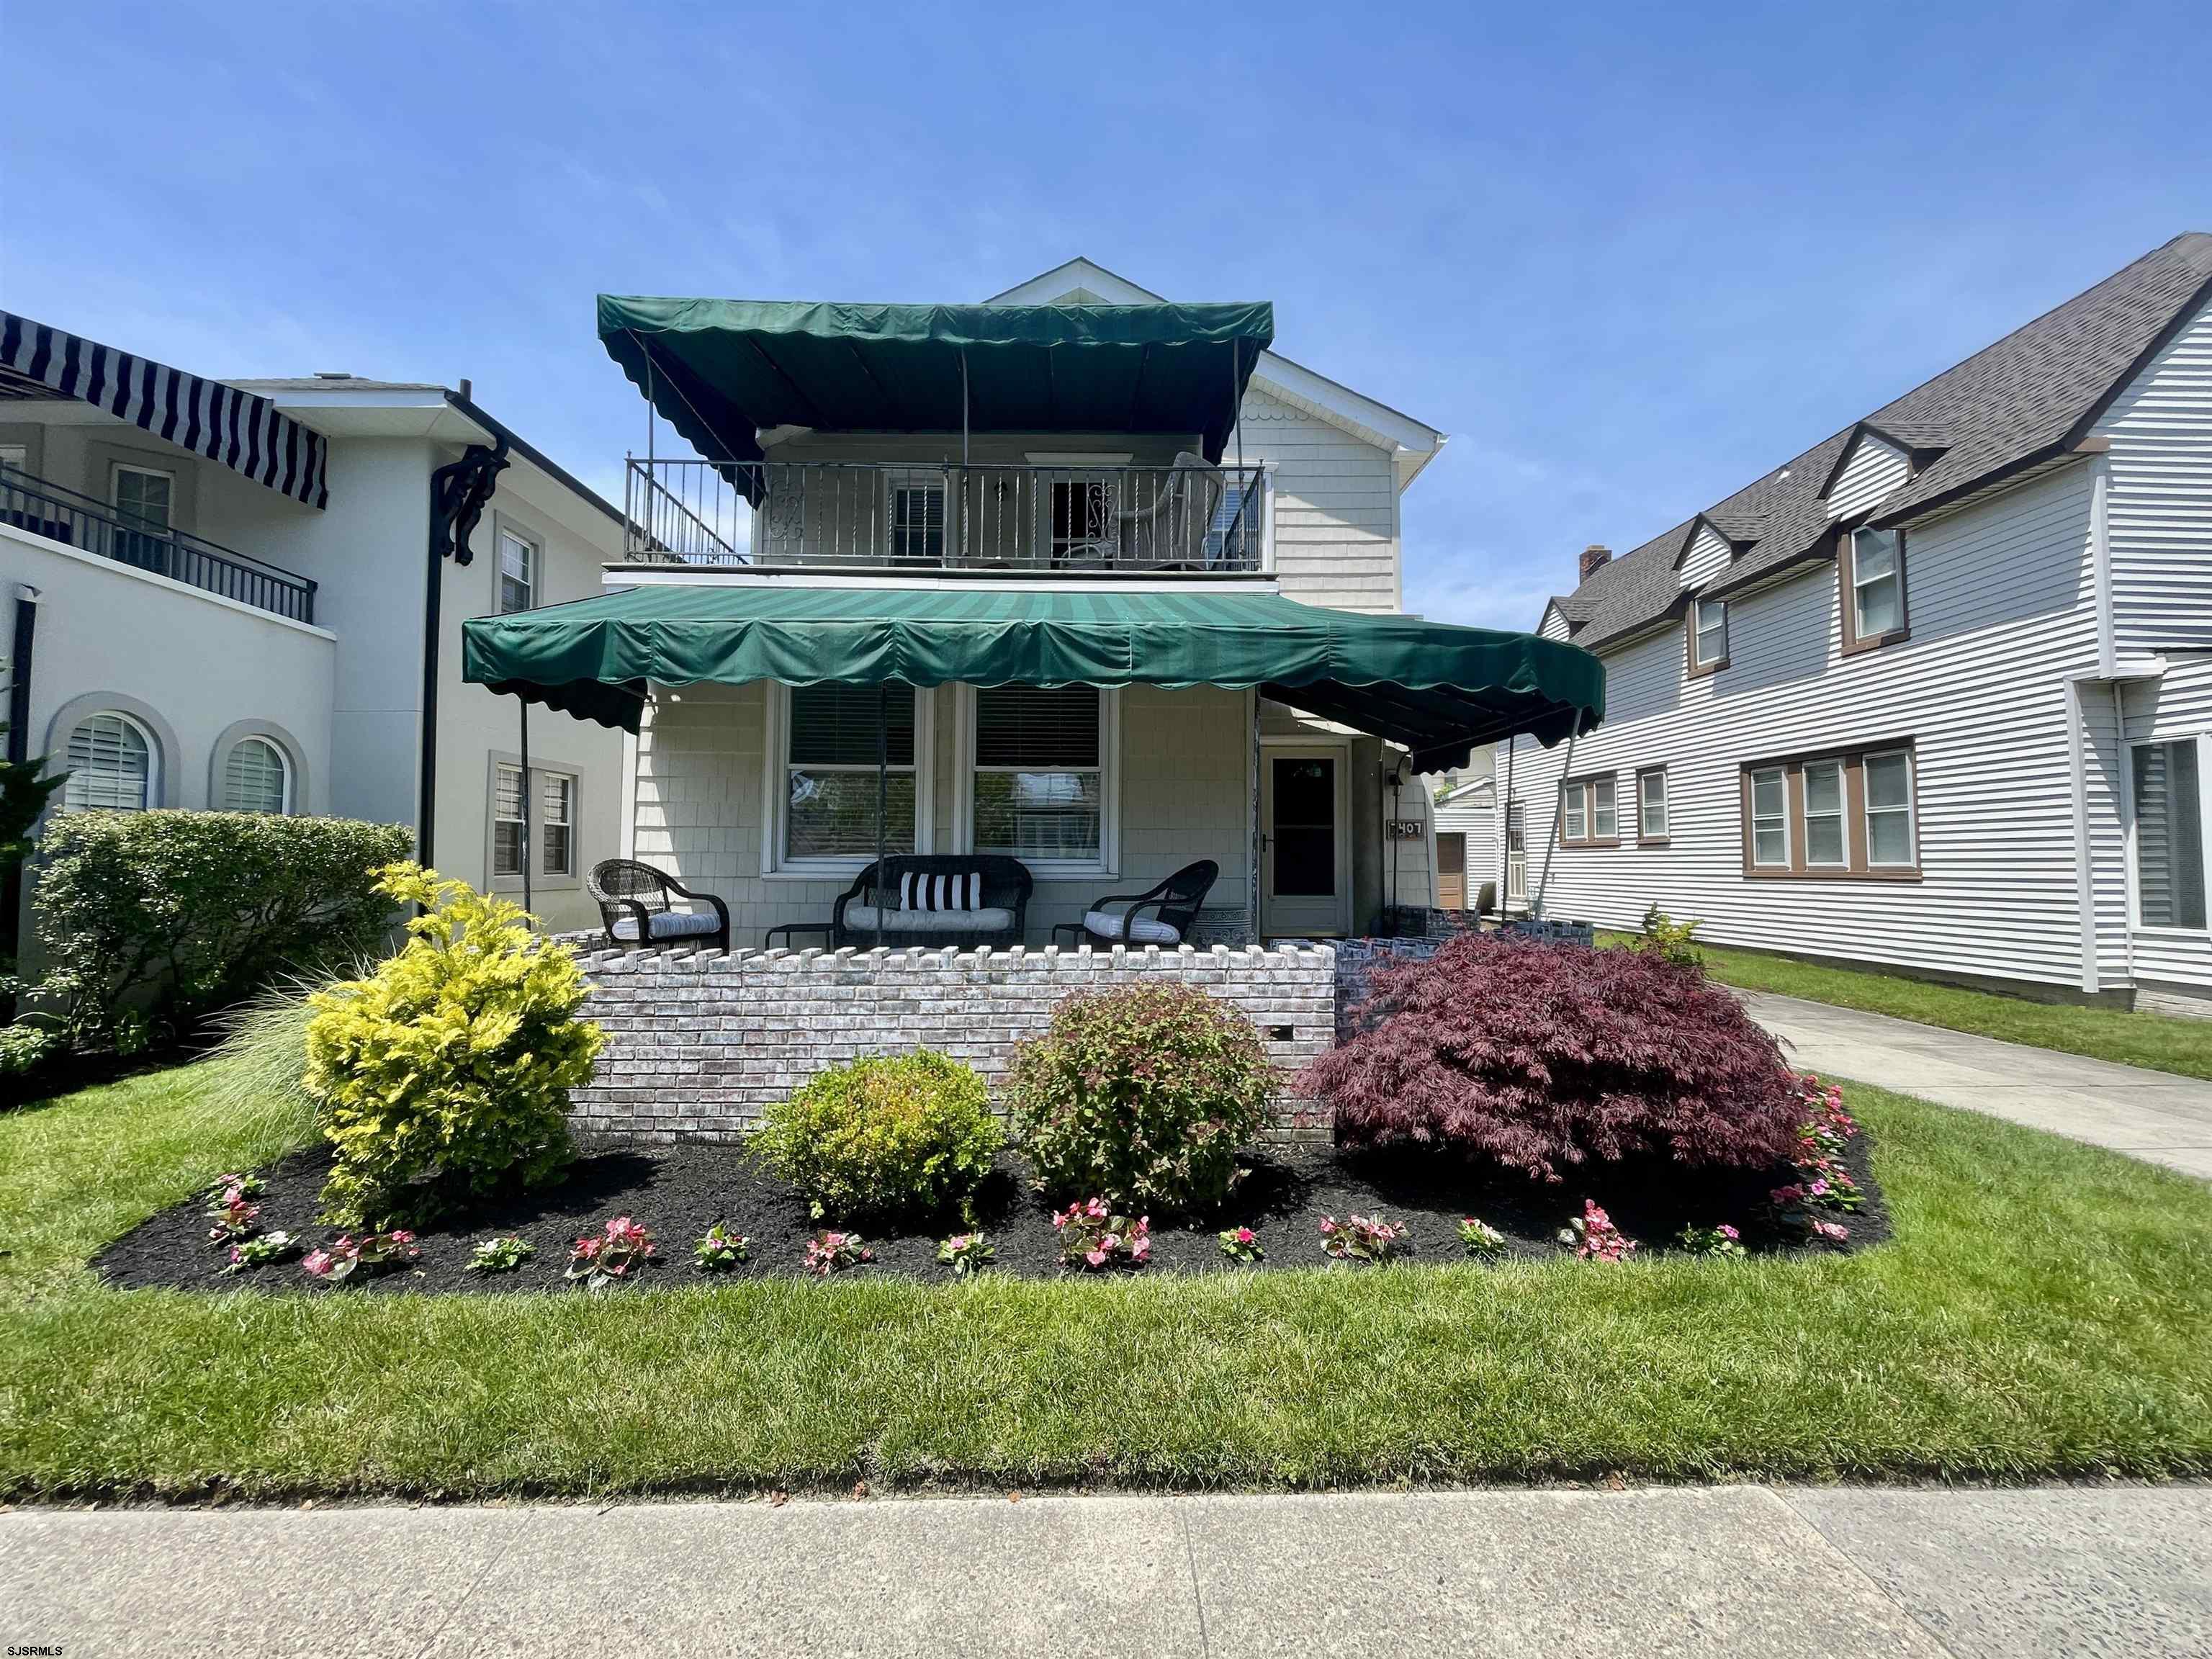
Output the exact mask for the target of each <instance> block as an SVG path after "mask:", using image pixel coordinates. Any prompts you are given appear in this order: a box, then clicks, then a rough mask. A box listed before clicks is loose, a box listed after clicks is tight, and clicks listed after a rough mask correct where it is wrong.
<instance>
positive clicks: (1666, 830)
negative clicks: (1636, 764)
mask: <svg viewBox="0 0 2212 1659" xmlns="http://www.w3.org/2000/svg"><path fill="white" fill-rule="evenodd" d="M1655 779H1656V780H1657V781H1658V784H1659V827H1658V828H1657V829H1653V828H1652V827H1651V813H1650V807H1651V802H1650V797H1649V796H1648V795H1647V794H1646V793H1645V792H1644V785H1645V784H1646V783H1648V782H1650V781H1653V780H1655ZM1673 830H1674V817H1673V816H1672V812H1671V810H1670V803H1669V802H1668V799H1667V769H1666V768H1665V767H1663V766H1651V767H1645V768H1643V769H1639V770H1638V773H1637V774H1636V838H1637V839H1638V841H1666V840H1668V839H1670V838H1671V836H1672V833H1673Z"/></svg>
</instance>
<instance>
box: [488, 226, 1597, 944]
mask: <svg viewBox="0 0 2212 1659" xmlns="http://www.w3.org/2000/svg"><path fill="white" fill-rule="evenodd" d="M599 334H600V337H601V340H602V341H603V343H605V346H606V349H608V351H609V353H610V354H611V356H613V357H614V358H615V360H616V361H617V362H618V363H619V364H620V365H621V366H622V368H623V371H624V372H625V374H627V375H628V377H629V380H631V382H632V383H633V384H634V385H635V386H636V388H637V389H638V391H639V392H641V394H642V395H643V396H644V397H645V398H647V400H648V401H649V403H650V404H651V405H652V406H653V409H654V410H656V411H658V413H659V416H661V417H663V419H664V420H665V425H666V427H667V428H672V430H673V434H674V435H675V439H676V440H680V442H676V443H675V446H674V447H677V448H678V449H679V450H684V451H686V452H687V453H682V454H681V455H679V456H678V457H675V458H671V456H669V455H668V454H666V453H662V452H661V451H660V449H659V447H658V446H659V443H660V442H661V439H660V438H659V436H656V437H655V439H654V441H653V442H654V447H653V449H651V451H650V452H649V453H647V454H646V455H643V456H635V455H634V456H632V457H631V458H630V460H629V477H630V480H631V483H630V488H629V504H628V517H629V519H630V520H631V521H632V522H633V524H634V526H635V532H634V535H633V543H632V546H631V549H630V556H629V559H628V561H627V562H624V563H623V564H622V565H621V566H620V567H618V568H614V569H611V570H610V571H609V573H608V575H607V582H608V586H609V590H610V591H609V592H608V594H607V596H606V597H605V599H602V600H599V601H595V602H590V603H586V604H585V605H574V606H567V607H556V609H554V610H551V611H541V612H537V613H533V614H532V615H531V616H529V617H513V618H501V619H497V620H496V621H489V622H479V623H471V625H470V628H469V630H468V634H469V641H470V647H469V648H470V653H471V661H470V669H469V671H470V674H471V678H476V679H478V680H480V681H482V682H483V683H485V684H489V685H490V686H492V687H493V689H495V690H500V691H503V692H505V691H512V692H515V693H519V694H520V696H522V697H523V698H525V699H526V700H528V701H531V702H544V703H547V704H550V706H551V707H553V708H557V709H563V710H567V711H568V712H573V713H580V714H586V715H587V716H588V717H590V718H593V719H599V720H605V721H607V722H608V723H610V724H613V725H617V726H622V727H623V728H624V729H626V730H628V731H629V732H632V733H634V738H633V739H632V743H631V758H632V767H633V773H632V785H631V787H632V791H633V793H632V799H631V803H630V807H629V814H628V820H627V821H628V825H629V828H628V831H627V834H628V842H629V847H630V848H631V849H632V851H633V852H634V854H635V856H636V857H637V858H639V859H641V860H645V861H647V862H649V863H652V864H653V865H655V866H659V867H660V868H662V869H665V870H667V871H669V872H672V873H674V874H676V875H678V877H680V878H681V879H682V880H683V881H684V884H686V885H687V886H690V887H692V888H695V889H698V890H704V891H708V892H711V893H714V895H716V896H719V897H720V898H721V899H722V900H723V901H724V902H726V904H727V906H728V908H729V910H730V913H731V920H732V936H733V939H734V940H735V941H736V942H738V943H740V944H747V945H750V944H757V943H759V942H761V940H762V939H763V937H764V936H765V935H766V933H768V932H769V930H771V929H775V928H780V927H784V926H785V925H787V924H794V923H801V924H804V923H817V922H820V921H823V920H824V919H826V918H828V917H829V916H830V915H831V912H832V906H833V904H834V903H835V902H836V900H837V898H838V896H839V895H840V894H841V893H842V892H844V891H845V890H846V889H847V887H848V884H849V883H851V882H853V880H854V878H855V876H856V875H858V874H859V872H860V871H861V870H862V869H863V868H864V866H867V865H869V864H870V863H871V862H872V860H874V858H875V855H876V852H877V849H878V846H881V847H882V848H884V851H885V852H887V853H889V854H946V855H956V856H962V855H966V856H973V855H991V856H996V857H1001V858H1007V859H1012V860H1018V861H1019V863H1020V864H1021V865H1022V866H1023V867H1024V869H1025V870H1026V871H1027V872H1029V874H1030V877H1031V878H1034V883H1035V888H1034V893H1033V895H1032V896H1031V897H1030V901H1029V903H1028V909H1027V916H1026V927H1025V932H1024V938H1025V939H1026V940H1027V942H1029V943H1030V944H1033V945H1042V944H1044V943H1046V942H1047V941H1048V940H1049V939H1052V938H1053V936H1054V931H1055V929H1056V928H1060V927H1066V928H1068V929H1069V930H1070V931H1071V932H1074V933H1080V931H1081V928H1080V922H1081V919H1082V918H1083V917H1085V915H1086V914H1087V913H1089V912H1090V911H1091V907H1092V906H1093V905H1094V904H1095V903H1096V902H1097V900H1098V899H1099V898H1100V896H1102V895H1103V894H1107V893H1127V892H1130V891H1134V890H1143V889H1146V888H1147V887H1149V886H1151V885H1152V884H1154V883H1156V882H1158V881H1160V880H1162V879H1163V878H1166V877H1168V876H1169V875H1170V874H1171V873H1172V872H1175V871H1176V870H1177V869H1179V868H1182V867H1184V866H1188V865H1191V864H1193V863H1194V862H1201V861H1210V862H1211V863H1212V865H1213V866H1215V868H1216V871H1217V875H1216V878H1215V881H1214V884H1213V886H1212V889H1211V890H1210V892H1209V894H1208V896H1207V898H1206V903H1205V907H1204V909H1203V912H1202V913H1201V915H1200V916H1199V917H1198V919H1197V922H1196V925H1195V927H1194V928H1193V930H1192V933H1193V934H1194V936H1195V937H1197V938H1200V939H1237V938H1243V937H1247V936H1250V935H1253V934H1255V933H1256V934H1258V935H1261V936H1267V937H1282V936H1294V937H1325V936H1333V935H1334V936H1341V935H1346V934H1352V933H1363V932H1368V931H1371V930H1372V929H1373V928H1374V927H1375V925H1376V918H1377V915H1378V914H1379V912H1380V911H1381V910H1382V909H1383V908H1384V907H1385V906H1387V905H1388V904H1389V903H1390V902H1392V900H1393V899H1394V897H1395V898H1397V899H1401V900H1403V901H1406V902H1418V903H1424V904H1425V903H1427V902H1430V900H1431V892H1432V889H1433V884H1432V881H1431V872H1430V871H1429V869H1428V866H1427V864H1426V857H1427V849H1428V845H1429V838H1428V816H1427V806H1428V792H1427V790H1426V789H1425V788H1424V787H1421V786H1420V785H1419V783H1418V782H1417V781H1415V773H1416V772H1417V771H1428V770H1437V769H1444V768H1447V767H1450V766H1458V765H1466V764H1468V763H1469V758H1470V757H1471V755H1472V754H1473V753H1474V750H1476V749H1477V748H1484V747H1486V739H1483V738H1480V737H1478V736H1477V734H1478V733H1481V732H1486V731H1487V732H1489V734H1490V736H1491V738H1496V737H1498V736H1502V735H1504V734H1505V733H1506V732H1509V731H1514V730H1522V731H1531V732H1537V733H1540V734H1541V737H1542V738H1545V739H1547V740H1551V741H1557V740H1559V738H1561V737H1563V736H1564V735H1565V731H1566V730H1567V729H1568V728H1569V727H1570V726H1586V725H1587V724H1589V722H1591V721H1593V720H1595V717H1596V714H1597V712H1598V711H1597V709H1596V708H1595V700H1594V696H1584V695H1583V693H1584V692H1585V691H1593V690H1594V688H1595V664H1594V663H1591V662H1590V661H1589V659H1587V657H1585V656H1584V655H1583V653H1580V652H1579V651H1573V650H1571V649H1565V650H1563V649H1561V648H1559V647H1556V646H1553V645H1551V644H1550V643H1549V642H1547V641H1541V640H1538V639H1536V638H1535V637H1534V636H1533V635H1512V634H1498V633H1494V632H1491V631H1488V630H1482V629H1454V628H1449V627H1445V626H1443V625H1440V624H1435V623H1425V622H1421V621H1419V620H1418V619H1415V618H1412V617H1405V616H1403V615H1401V614H1400V613H1399V605H1400V601H1401V592H1402V581H1401V564H1400V541H1399V500H1400V497H1401V495H1402V493H1403V491H1404V490H1405V489H1406V488H1407V486H1408V485H1410V484H1411V483H1413V480H1414V479H1415V478H1416V477H1418V476H1419V472H1420V470H1421V468H1422V467H1423V466H1424V465H1425V464H1426V463H1427V461H1428V460H1429V459H1431V457H1432V456H1434V454H1435V453H1437V448H1438V447H1439V446H1440V445H1441V444H1442V442H1443V436H1442V435H1441V434H1439V433H1437V431H1436V430H1434V429H1433V428H1429V427H1427V426H1425V425H1423V424H1421V423H1420V422H1417V421H1414V420H1413V419H1411V418H1410V417H1408V416H1404V415H1401V414H1400V413H1398V412H1397V411H1396V410H1392V409H1390V408H1389V407H1387V406H1386V405H1384V404H1381V403H1379V402H1377V401H1376V400H1374V399H1372V398H1368V397H1365V396H1363V395H1362V394H1360V393H1358V392H1353V391H1352V390H1350V389H1349V388H1347V387H1345V386H1340V385H1338V384H1336V383H1335V382H1333V381H1331V380H1327V379H1325V378H1324V377H1322V376H1321V375H1319V374H1316V373H1314V372H1313V371H1311V370H1310V369H1307V368H1303V367H1301V366H1300V365H1298V364H1297V363H1295V362H1291V361H1290V360H1289V359H1287V358H1285V357H1283V356H1280V355H1279V354H1278V353H1276V352H1275V351H1274V350H1273V349H1272V343H1273V308H1272V307H1270V306H1267V305H1266V304H1263V303H1250V304H1235V305H1186V304H1171V303H1170V302H1168V301H1163V300H1161V299H1160V298H1159V297H1158V295H1152V294H1149V293H1147V292H1146V291H1145V290H1142V289H1137V288H1135V287H1134V286H1133V284H1130V283H1127V282H1125V281H1123V280H1122V279H1121V278H1119V277H1115V276H1112V275H1111V273H1109V272H1106V271H1103V270H1100V269H1099V268H1098V267H1097V266H1095V265H1091V264H1089V263H1088V262H1085V261H1080V260H1079V261H1075V262H1073V263H1072V264H1066V265H1063V266H1061V267H1060V268H1058V269H1057V270H1053V271H1050V272H1048V273H1046V274H1045V275H1044V276H1040V277H1037V278H1036V279H1034V280H1032V281H1030V282H1029V283H1024V284H1022V285H1020V286H1019V287H1018V288H1015V289H1009V290H1008V291H1007V292H1006V293H1004V294H1002V295H997V296H995V297H994V299H992V300H991V301H986V302H984V303H982V304H980V305H957V306H860V305H832V304H826V303H823V304H814V303H796V302H752V301H709V300H655V299H626V298H618V297H614V296H602V297H601V300H600V301H599ZM655 431H656V433H658V432H659V427H658V426H657V425H656V428H655Z"/></svg>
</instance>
